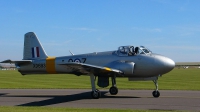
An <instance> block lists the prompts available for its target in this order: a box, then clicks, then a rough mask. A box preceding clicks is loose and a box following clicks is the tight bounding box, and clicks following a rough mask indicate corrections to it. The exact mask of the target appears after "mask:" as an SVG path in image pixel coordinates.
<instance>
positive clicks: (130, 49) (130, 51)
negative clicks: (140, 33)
mask: <svg viewBox="0 0 200 112" xmlns="http://www.w3.org/2000/svg"><path fill="white" fill-rule="evenodd" d="M128 55H129V56H132V55H134V47H133V46H131V47H130V48H129V53H128Z"/></svg>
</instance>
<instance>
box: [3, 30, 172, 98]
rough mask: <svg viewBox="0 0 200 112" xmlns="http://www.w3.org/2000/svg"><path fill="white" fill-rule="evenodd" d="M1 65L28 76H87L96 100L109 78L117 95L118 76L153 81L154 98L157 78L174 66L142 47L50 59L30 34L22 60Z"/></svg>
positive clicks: (8, 61)
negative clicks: (11, 64) (10, 66)
mask: <svg viewBox="0 0 200 112" xmlns="http://www.w3.org/2000/svg"><path fill="white" fill-rule="evenodd" d="M2 63H15V65H16V67H17V68H18V71H19V72H20V73H21V74H22V75H29V74H74V75H77V76H80V75H88V76H90V80H91V86H92V92H91V96H92V97H93V98H95V99H98V98H99V97H100V95H101V94H100V91H99V90H98V89H96V85H95V81H96V79H97V81H98V82H97V85H98V86H99V87H108V86H109V78H111V83H112V86H111V87H110V89H109V92H110V94H111V95H116V94H117V93H118V88H117V85H116V78H117V77H119V78H120V77H127V78H128V80H129V81H137V80H140V81H144V80H152V81H153V82H154V84H155V86H156V89H155V91H153V93H152V94H153V96H154V97H159V96H160V92H159V91H158V82H157V80H158V77H159V76H161V75H163V74H166V73H167V72H169V71H171V70H172V69H173V68H174V66H175V63H174V61H173V60H171V59H170V58H167V57H165V56H162V55H158V54H155V53H153V52H152V51H150V50H149V49H147V48H146V47H144V46H131V45H130V46H120V47H119V48H118V49H117V50H114V51H106V52H94V53H89V54H80V55H74V54H73V53H72V55H70V56H62V57H50V56H48V55H47V54H46V52H45V50H44V49H43V47H42V45H41V43H40V41H39V40H38V38H37V36H36V35H35V33H33V32H28V33H26V34H25V36H24V52H23V60H20V61H12V60H5V61H3V62H2Z"/></svg>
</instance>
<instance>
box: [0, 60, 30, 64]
mask: <svg viewBox="0 0 200 112" xmlns="http://www.w3.org/2000/svg"><path fill="white" fill-rule="evenodd" d="M31 62H32V60H20V61H12V60H5V61H2V62H0V63H15V64H18V65H20V64H26V63H31Z"/></svg>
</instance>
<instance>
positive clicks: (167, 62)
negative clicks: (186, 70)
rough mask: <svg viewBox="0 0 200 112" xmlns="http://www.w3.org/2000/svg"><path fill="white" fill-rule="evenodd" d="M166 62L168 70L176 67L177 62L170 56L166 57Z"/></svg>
mask: <svg viewBox="0 0 200 112" xmlns="http://www.w3.org/2000/svg"><path fill="white" fill-rule="evenodd" d="M164 62H165V67H166V70H168V71H171V70H172V69H173V68H174V67H175V62H174V61H173V60H172V59H170V58H167V57H165V60H164Z"/></svg>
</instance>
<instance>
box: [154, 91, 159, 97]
mask: <svg viewBox="0 0 200 112" xmlns="http://www.w3.org/2000/svg"><path fill="white" fill-rule="evenodd" d="M152 95H153V97H155V98H158V97H159V96H160V92H159V91H153V92H152Z"/></svg>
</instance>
